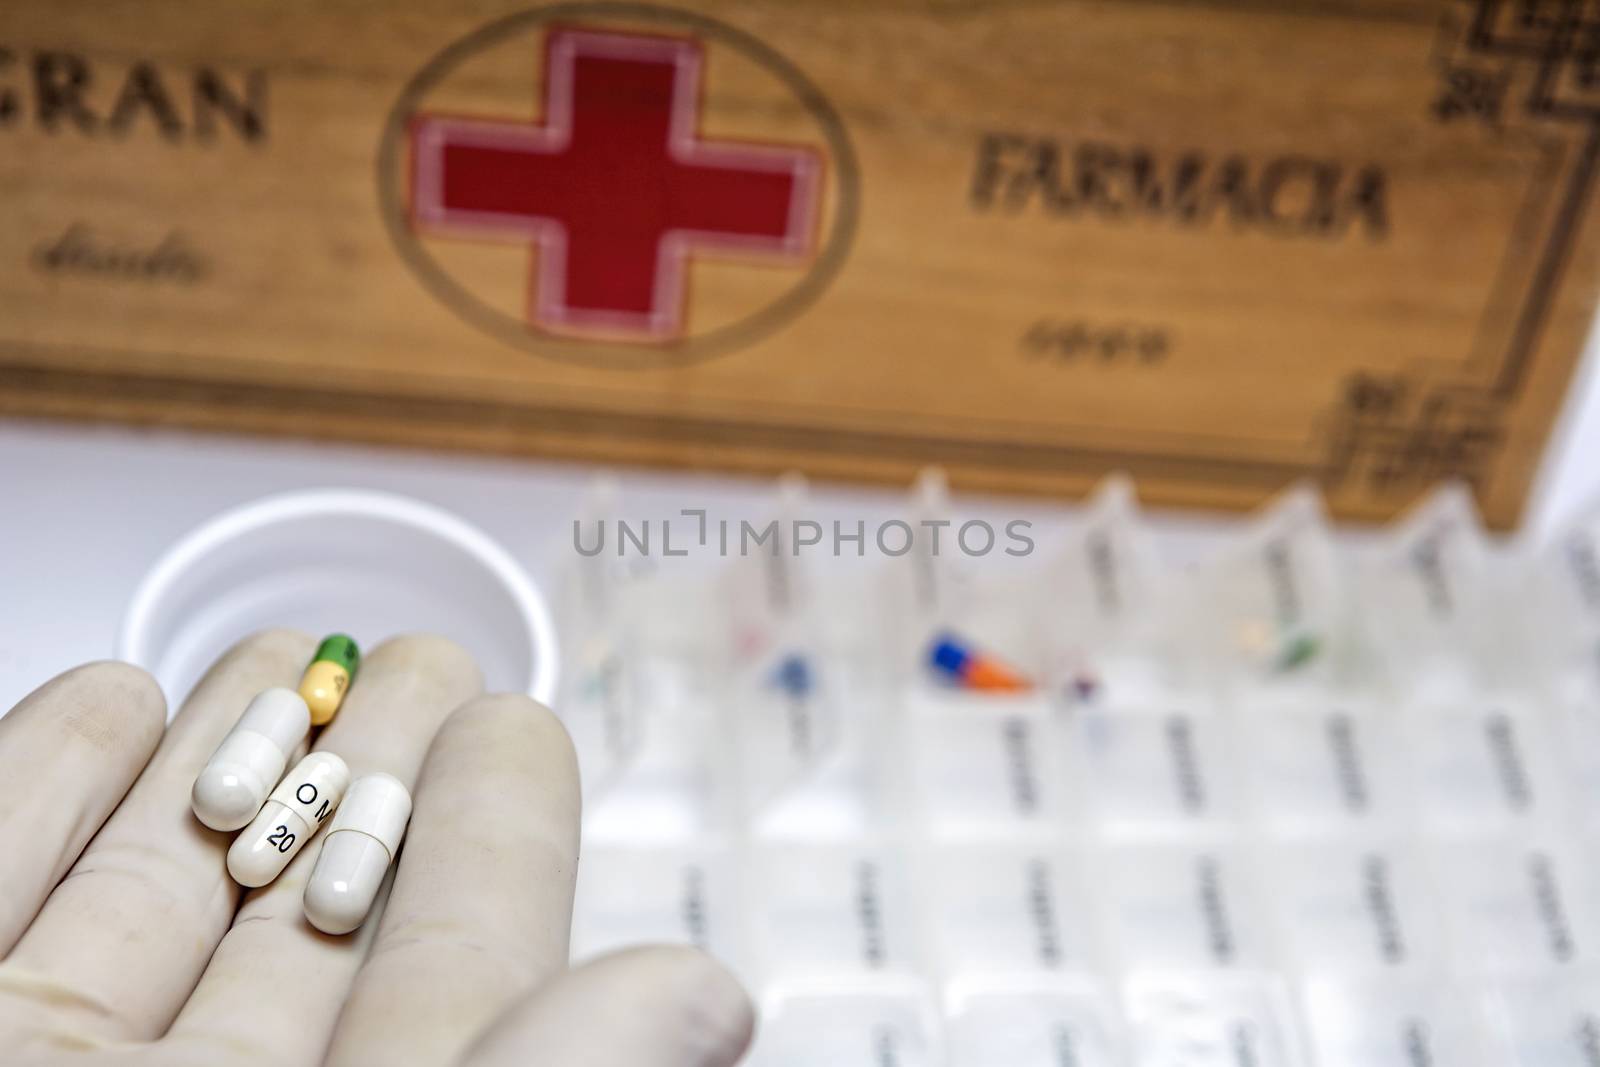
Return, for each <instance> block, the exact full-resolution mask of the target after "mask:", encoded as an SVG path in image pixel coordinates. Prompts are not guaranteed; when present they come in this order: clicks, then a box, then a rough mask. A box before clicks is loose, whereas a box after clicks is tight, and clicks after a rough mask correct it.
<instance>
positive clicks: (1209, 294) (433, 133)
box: [0, 0, 1600, 527]
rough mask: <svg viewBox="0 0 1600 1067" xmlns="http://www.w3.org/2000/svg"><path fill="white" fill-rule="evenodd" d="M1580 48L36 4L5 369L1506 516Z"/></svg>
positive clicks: (684, 449)
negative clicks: (1458, 483) (1447, 483)
mask: <svg viewBox="0 0 1600 1067" xmlns="http://www.w3.org/2000/svg"><path fill="white" fill-rule="evenodd" d="M1597 49H1600V4H1595V3H1587V2H1586V3H1581V4H1572V3H1561V2H1554V0H1552V2H1532V3H1520V2H1503V3H1502V2H1494V0H1467V2H1459V3H1425V2H1420V0H1350V2H1331V0H1330V2H1323V3H1299V4H1289V3H1282V4H1275V3H1268V2H1247V0H1238V2H1227V0H1214V2H1205V3H1201V2H1195V3H1178V2H1146V0H1125V2H1089V0H1062V2H1057V3H990V4H973V3H960V2H933V0H899V2H893V0H862V2H855V3H831V2H820V0H811V2H783V3H778V2H765V0H762V2H744V3H732V2H723V0H685V2H683V3H678V4H675V5H674V6H673V7H670V8H668V7H656V6H648V5H637V4H620V3H592V4H582V3H580V4H563V5H555V6H547V7H520V6H517V5H514V4H510V3H504V2H498V0H469V2H449V3H446V2H443V0H411V2H406V3H396V4H379V3H375V2H373V3H366V2H352V3H343V4H326V3H310V2H305V0H277V2H273V3H266V2H256V0H232V2H227V3H212V4H202V3H198V2H189V0H141V2H129V0H97V2H88V0H48V2H46V0H10V2H9V3H7V4H6V5H5V11H4V13H3V14H0V145H3V146H4V150H3V151H0V217H3V219H4V225H0V412H9V413H25V414H45V415H52V416H61V417H66V418H90V419H117V420H127V421H133V422H144V423H168V424H179V425H185V426H195V427H202V428H211V429H218V430H228V431H234V430H240V431H249V432H260V433H271V434H294V435H306V436H312V437H325V438H339V439H354V440H373V441H382V442H395V443H404V444H409V445H418V446H427V447H434V446H437V447H448V448H469V449H485V450H494V451H505V452H518V453H538V454H544V455H555V456H564V457H582V458H590V459H597V460H603V461H606V462H617V463H635V462H638V463H651V464H674V465H689V466H695V467H707V468H719V469H736V470H746V471H775V470H781V469H785V468H791V467H795V468H800V469H804V470H806V471H808V472H809V473H811V474H813V475H816V476H821V477H846V478H856V479H871V480H888V481H904V480H906V479H907V478H909V476H910V475H911V473H912V472H913V471H914V470H915V469H916V468H918V467H920V466H922V465H924V464H927V463H941V464H944V465H945V466H946V467H947V468H948V469H949V471H950V472H951V475H952V479H953V481H954V483H955V484H956V485H957V486H964V487H982V488H989V489H997V490H1008V491H1011V490H1014V491H1025V492H1042V493H1052V494H1076V493H1079V492H1081V491H1082V490H1083V489H1085V488H1086V487H1087V486H1088V485H1090V484H1092V483H1093V482H1094V481H1095V480H1097V479H1098V478H1099V477H1100V476H1102V475H1103V474H1104V473H1106V472H1108V471H1111V470H1118V469H1121V470H1127V471H1129V472H1131V473H1132V474H1133V475H1134V476H1135V477H1136V478H1137V479H1138V482H1139V486H1140V489H1141V491H1142V492H1143V493H1144V494H1145V495H1146V496H1147V497H1148V498H1150V499H1152V500H1157V501H1164V502H1176V503H1184V504H1195V505H1203V506H1227V507H1243V506H1250V505H1253V504H1256V503H1258V502H1260V501H1261V500H1262V499H1264V498H1265V497H1266V496H1268V495H1270V494H1271V493H1273V492H1275V491H1276V490H1278V489H1280V488H1282V487H1283V486H1285V485H1287V484H1289V483H1291V482H1294V481H1297V480H1301V479H1310V480H1313V481H1316V482H1318V483H1320V484H1321V485H1322V486H1323V487H1324V488H1325V490H1326V491H1327V492H1328V494H1329V498H1330V501H1331V503H1332V505H1333V507H1334V509H1335V511H1337V512H1338V513H1340V514H1343V515H1347V516H1357V517H1366V518H1381V517H1385V516H1388V515H1391V514H1393V513H1394V512H1395V511H1397V510H1398V509H1400V508H1402V507H1404V506H1405V505H1406V504H1408V503H1409V502H1410V501H1412V500H1413V499H1415V498H1416V496H1417V495H1418V494H1419V493H1420V492H1422V491H1423V490H1424V489H1425V488H1426V487H1427V486H1429V485H1431V484H1433V483H1434V482H1436V481H1438V480H1439V479H1442V478H1449V477H1459V478H1465V479H1467V480H1468V481H1469V482H1471V484H1472V485H1473V486H1474V487H1475V489H1476V491H1477V493H1478V496H1479V499H1480V501H1481V503H1482V506H1483V508H1484V510H1485V512H1486V514H1487V516H1488V518H1489V519H1490V521H1491V522H1493V523H1494V524H1496V525H1498V526H1502V527H1504V526H1509V525H1512V524H1514V523H1515V521H1516V519H1517V516H1518V513H1519V510H1520V508H1521V506H1522V503H1523V499H1524V496H1525V494H1526V491H1527V488H1528V484H1529V481H1530V479H1531V477H1532V475H1533V473H1534V470H1535V468H1536V464H1537V462H1538V459H1539V455H1540V452H1541V449H1542V448H1543V445H1544V443H1545V440H1546V437H1547V435H1548V432H1549V429H1550V426H1551V423H1552V421H1553V419H1554V417H1555V415H1556V413H1557V411H1558V409H1559V406H1560V403H1561V400H1562V397H1563V393H1564V390H1565V389H1566V386H1567V383H1568V381H1569V378H1570V376H1571V373H1572V370H1573V367H1574V365H1575V363H1576V360H1577V357H1578V355H1579V354H1580V351H1581V348H1582V344H1583V340H1584V338H1585V336H1586V333H1587V330H1588V326H1589V321H1590V317H1591V315H1592V312H1593V310H1594V303H1595V295H1596V277H1597V274H1596V271H1597V266H1600V264H1597V255H1596V253H1597V247H1600V246H1597V243H1596V239H1595V232H1594V231H1595V225H1596V221H1595V219H1594V217H1593V215H1594V212H1592V211H1591V210H1590V207H1591V204H1590V201H1591V200H1592V198H1593V187H1594V184H1595V178H1596V170H1597V164H1600V70H1597V68H1596V60H1597ZM636 75H637V77H635V76H636ZM651 79H654V80H651ZM652 86H653V87H656V88H660V87H663V86H664V87H665V88H662V89H661V92H664V93H666V94H667V95H666V96H660V95H652V94H653V93H655V92H656V88H651V87H652ZM663 131H664V133H663ZM663 137H665V139H666V140H667V141H668V142H669V143H668V144H667V145H664V146H662V148H661V150H660V151H655V150H654V149H653V148H652V147H651V146H653V145H656V144H657V143H658V142H660V141H661V140H662V139H663ZM430 168H431V169H430ZM717 183H721V184H717ZM474 198H476V199H474ZM640 294H642V295H640ZM641 301H642V303H641Z"/></svg>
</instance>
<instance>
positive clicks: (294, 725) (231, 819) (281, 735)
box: [189, 689, 311, 830]
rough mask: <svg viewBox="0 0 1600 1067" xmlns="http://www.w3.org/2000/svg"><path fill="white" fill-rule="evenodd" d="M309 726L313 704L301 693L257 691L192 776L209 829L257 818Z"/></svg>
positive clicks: (198, 812)
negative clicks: (204, 762)
mask: <svg viewBox="0 0 1600 1067" xmlns="http://www.w3.org/2000/svg"><path fill="white" fill-rule="evenodd" d="M310 729H311V709H309V708H308V707H306V702H305V701H304V700H303V699H301V697H300V694H299V693H296V692H295V691H294V690H293V689H268V690H265V691H264V692H262V693H260V694H258V695H257V696H256V698H255V699H254V700H252V701H251V702H250V706H249V707H247V708H245V709H244V714H243V715H241V716H239V721H238V722H236V723H234V724H233V729H232V730H229V731H228V736H227V737H224V738H223V739H222V744H220V745H218V746H217V750H216V751H215V752H213V753H212V754H211V759H210V760H208V761H207V762H206V765H205V767H204V768H203V769H202V770H201V771H200V776H199V777H198V778H196V779H195V780H194V789H193V790H192V791H191V793H190V795H189V802H190V804H191V805H192V806H193V807H194V814H195V817H196V818H197V819H199V820H200V821H201V822H203V823H205V824H206V825H207V826H209V827H211V828H212V829H213V830H237V829H239V827H241V826H243V825H245V824H246V823H248V822H249V821H250V820H251V819H253V818H255V815H256V812H258V811H260V810H261V805H262V803H263V802H264V801H265V800H266V799H267V794H268V793H269V792H270V791H271V790H272V787H273V786H275V785H277V784H278V779H279V778H281V777H283V768H284V767H285V766H287V765H288V763H289V753H291V752H293V751H294V750H295V748H296V746H298V745H299V744H300V740H301V738H303V737H305V736H306V732H307V731H308V730H310Z"/></svg>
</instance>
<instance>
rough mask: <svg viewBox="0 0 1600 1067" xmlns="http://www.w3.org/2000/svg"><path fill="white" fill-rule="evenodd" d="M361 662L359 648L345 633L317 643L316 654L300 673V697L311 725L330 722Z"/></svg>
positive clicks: (337, 711)
mask: <svg viewBox="0 0 1600 1067" xmlns="http://www.w3.org/2000/svg"><path fill="white" fill-rule="evenodd" d="M360 664H361V652H360V650H359V649H358V648H357V647H356V643H355V641H353V640H351V639H350V638H348V637H346V636H345V635H344V634H334V635H333V636H331V637H328V638H325V639H324V640H323V642H322V644H320V645H318V646H317V654H316V655H315V656H313V657H312V658H311V664H310V666H308V667H307V668H306V672H305V674H303V675H301V676H300V696H301V698H302V699H303V700H305V702H306V707H308V708H310V709H311V725H313V726H326V725H328V723H330V722H332V721H333V717H334V716H335V715H337V714H338V713H339V706H340V705H341V704H343V703H344V695H345V693H346V692H347V691H349V689H350V683H351V682H352V681H353V680H354V679H355V676H356V670H357V669H358V667H359V666H360Z"/></svg>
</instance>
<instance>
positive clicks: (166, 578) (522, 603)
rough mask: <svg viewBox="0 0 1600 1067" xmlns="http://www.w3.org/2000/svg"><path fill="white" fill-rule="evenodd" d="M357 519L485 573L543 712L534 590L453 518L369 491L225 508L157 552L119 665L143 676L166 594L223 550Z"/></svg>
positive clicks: (553, 647)
mask: <svg viewBox="0 0 1600 1067" xmlns="http://www.w3.org/2000/svg"><path fill="white" fill-rule="evenodd" d="M332 515H356V516H360V517H362V518H374V519H381V520H385V521H388V522H393V523H397V524H399V525H402V526H408V527H411V528H412V529H415V530H420V531H422V532H424V533H426V534H429V535H431V536H433V537H436V538H438V539H440V540H442V541H445V542H447V543H448V544H450V545H451V546H452V547H454V548H456V549H458V550H459V551H461V552H464V553H465V554H466V555H468V556H470V557H471V558H472V559H473V560H474V561H476V562H477V563H478V564H479V565H481V566H482V567H484V568H485V569H486V570H487V571H489V572H490V573H491V574H492V575H493V576H494V578H495V579H496V580H498V581H499V582H500V584H501V585H502V586H503V587H504V588H505V589H506V591H507V592H508V593H510V595H511V600H512V602H513V604H515V606H516V610H517V613H518V614H519V615H520V616H521V617H522V622H523V625H524V626H525V627H526V629H527V632H528V634H529V636H530V638H531V640H532V648H531V651H532V653H533V669H532V676H531V677H530V678H529V679H528V685H527V693H528V695H529V696H531V697H533V698H534V699H535V700H537V701H539V702H540V703H542V704H544V705H546V706H549V704H550V703H551V701H552V700H553V699H554V697H555V690H556V677H557V673H558V671H559V666H558V663H559V661H558V660H557V654H558V653H557V649H558V645H557V641H556V634H555V624H554V623H553V622H552V621H551V616H550V608H549V605H548V604H547V603H546V602H545V598H544V594H543V593H541V592H540V590H539V587H538V585H537V584H536V583H535V582H534V581H533V579H531V578H530V577H528V575H527V572H526V571H524V570H523V569H522V567H521V565H519V564H518V563H517V562H516V560H514V559H513V558H512V557H511V554H510V553H508V552H507V551H506V550H505V549H504V548H502V547H501V546H500V544H499V543H498V542H496V541H495V540H494V539H493V538H491V537H490V536H489V535H488V534H486V533H484V532H483V531H482V530H481V529H479V528H478V527H477V526H474V525H473V524H472V523H470V522H468V521H467V520H466V519H463V518H461V517H460V516H458V515H455V514H452V513H451V512H448V511H446V510H445V509H443V508H441V507H438V506H436V505H434V504H428V503H424V502H423V501H421V500H417V499H415V498H413V497H408V496H402V495H401V494H399V493H390V492H385V491H381V490H376V489H352V488H338V487H328V488H318V489H296V490H290V491H288V492H283V493H274V494H272V495H270V496H265V497H260V498H258V499H256V500H252V501H247V502H246V503H243V504H239V505H236V506H234V507H231V508H228V509H226V510H225V511H222V512H219V513H217V514H216V515H213V516H212V517H211V518H209V519H207V520H205V521H204V522H202V523H200V525H198V526H196V527H194V528H193V529H191V530H190V531H189V532H188V533H186V534H184V535H183V536H182V537H180V538H178V540H177V541H175V542H173V543H172V544H171V545H169V546H168V547H167V549H166V550H165V551H164V552H162V554H161V555H160V557H158V558H157V560H156V562H155V564H154V565H153V566H152V567H151V568H150V569H149V570H148V571H146V572H145V575H144V577H143V578H142V579H140V581H139V586H138V588H137V589H136V590H135V591H134V594H133V598H132V600H130V601H129V603H128V607H127V610H126V611H125V612H124V613H123V617H122V625H121V627H120V629H119V630H118V633H117V650H116V656H117V658H118V659H121V660H126V661H128V662H130V663H135V664H138V665H140V666H143V667H146V668H149V667H151V666H152V664H151V662H150V661H151V652H152V649H151V648H150V642H151V630H152V625H153V620H154V618H155V615H156V612H157V611H158V610H159V609H160V607H161V605H162V602H163V601H164V600H166V599H167V597H168V596H169V594H170V593H171V591H172V587H173V586H174V585H175V584H176V583H177V582H178V581H179V580H180V579H181V578H182V577H183V575H184V573H185V572H186V571H188V570H189V569H190V568H191V567H193V566H194V565H195V564H196V563H197V562H198V561H199V560H201V559H203V558H204V557H205V556H207V555H209V554H210V553H212V552H214V551H216V550H217V549H219V548H221V547H222V546H224V545H226V544H227V543H228V542H230V541H233V540H236V539H238V538H240V537H243V536H245V535H247V534H250V533H252V532H254V531H256V530H260V529H264V528H266V527H268V526H272V525H275V524H278V523H283V522H289V521H297V520H303V519H307V518H316V517H323V516H332Z"/></svg>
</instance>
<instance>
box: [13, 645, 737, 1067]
mask: <svg viewBox="0 0 1600 1067" xmlns="http://www.w3.org/2000/svg"><path fill="white" fill-rule="evenodd" d="M312 647H313V642H312V640H311V638H309V637H307V636H305V635H302V634H298V633H291V632H287V631H274V632H270V633H265V634H261V635H259V636H256V637H254V638H251V639H249V640H247V641H244V642H242V643H241V644H240V645H238V646H237V647H235V648H234V649H233V650H231V651H230V652H229V653H228V654H227V655H225V656H224V657H223V658H222V659H221V660H220V661H218V663H217V664H216V665H215V666H214V667H213V668H212V669H211V671H210V672H209V673H208V674H207V675H206V677H205V679H204V680H202V681H201V683H200V684H199V685H198V686H196V687H195V690H194V692H193V694H191V695H190V697H189V699H188V700H187V701H186V702H185V703H184V705H183V709H182V711H181V712H180V713H179V714H178V716H177V717H176V718H175V719H174V720H173V722H172V725H171V728H170V729H166V730H163V727H164V724H165V714H166V713H165V703H164V701H163V699H162V696H161V692H160V690H159V689H158V688H157V686H156V685H155V683H154V682H153V681H152V680H151V679H150V678H149V677H148V676H147V675H146V674H144V673H143V672H142V671H140V670H138V669H136V668H134V667H131V666H128V665H127V664H120V663H92V664H89V665H87V666H84V667H79V668H77V669H76V670H72V671H68V672H67V673H66V674H63V675H61V676H60V677H58V678H55V679H53V680H52V681H50V682H47V683H46V684H45V685H44V686H42V687H40V688H39V689H38V690H36V691H35V692H34V693H32V694H31V695H29V696H28V697H27V698H26V699H24V700H23V701H22V703H21V704H19V705H18V706H17V707H16V708H15V709H14V710H13V711H12V712H11V713H10V714H9V715H7V716H6V717H5V718H3V719H0V957H3V962H0V1062H3V1063H6V1064H13V1065H24V1064H33V1063H50V1064H55V1063H70V1064H73V1065H80V1064H81V1065H84V1067H135V1065H140V1067H142V1065H150V1067H156V1065H160V1067H187V1065H195V1067H200V1065H205V1067H215V1065H224V1067H233V1065H241V1064H263V1065H265V1064H274V1065H276V1064H288V1065H297V1064H317V1063H324V1062H326V1063H329V1064H360V1065H376V1064H383V1065H388V1064H407V1065H430V1064H454V1063H461V1064H468V1065H471V1067H489V1065H500V1064H507V1065H509V1064H517V1065H544V1064H548V1065H551V1067H601V1065H605V1067H657V1065H659V1067H725V1065H728V1064H732V1063H734V1062H735V1061H736V1060H737V1059H738V1058H739V1057H740V1055H742V1053H743V1051H744V1049H745V1046H746V1045H747V1044H748V1042H749V1039H750V1031H751V1026H752V1013H751V1008H750V1004H749V1001H748V999H747V998H746V997H745V994H744V992H743V991H742V990H741V989H740V987H739V986H738V984H737V983H736V982H735V981H734V980H733V979H732V978H731V977H730V976H729V975H728V973H727V972H726V971H724V970H723V969H722V968H721V967H720V966H718V965H717V964H715V963H713V962H712V961H711V960H710V959H709V958H707V957H705V956H702V955H700V954H699V953H696V952H693V951H691V950H688V949H673V948H645V949H636V950H630V951H626V952H621V953H617V954H615V955H611V956H607V957H603V958H601V959H599V960H596V961H594V962H591V963H589V964H587V965H585V966H582V967H579V968H577V969H575V970H569V969H568V967H567V939H568V928H569V925H570V922H571V915H572V892H573V881H574V877H575V874H576V866H577V862H578V812H579V799H578V772H577V766H576V763H575V761H574V758H573V752H572V745H571V743H570V742H569V741H568V739H567V735H566V733H565V731H564V730H563V729H562V727H561V725H560V723H559V722H558V721H557V720H556V719H555V717H554V716H553V715H551V714H550V712H548V711H547V710H545V709H544V708H542V707H540V706H539V705H537V704H535V703H534V702H533V701H531V700H529V699H527V698H526V697H522V696H508V695H495V696H486V695H484V694H483V692H482V690H483V683H482V680H481V677H480V675H479V672H478V669H477V667H476V665H475V664H474V663H473V662H472V660H471V658H470V657H469V656H468V655H467V654H466V653H465V652H463V651H462V650H461V649H459V648H458V647H456V646H455V645H453V644H451V643H450V642H448V641H445V640H443V639H440V638H433V637H405V638H399V639H396V640H393V641H390V642H388V643H387V644H384V645H382V646H380V647H378V648H376V649H374V650H373V651H372V653H371V655H369V656H368V657H367V659H366V661H365V662H364V663H363V664H362V668H361V675H360V678H359V680H358V682H357V683H356V685H355V686H353V687H352V688H351V690H350V693H349V695H348V697H347V698H346V700H345V705H344V707H343V709H342V710H341V711H340V712H339V716H338V718H337V719H335V720H334V721H333V723H332V724H331V725H330V726H329V727H328V728H327V730H326V731H324V732H323V733H322V734H321V735H320V736H319V737H318V739H317V741H316V745H317V747H318V748H326V749H331V750H332V751H334V752H337V753H338V754H339V755H341V756H343V757H344V759H345V760H346V761H347V762H348V763H349V765H350V769H351V772H352V773H353V774H357V775H359V774H363V773H366V772H368V771H379V770H381V771H387V772H388V773H390V774H392V775H394V776H395V777H397V778H399V779H400V780H401V781H402V782H404V783H406V785H407V787H408V788H410V789H411V790H412V792H413V795H414V798H415V809H414V814H413V816H412V820H411V828H410V830H409V831H408V833H407V835H406V840H405V844H404V846H403V848H402V850H401V853H400V857H399V862H398V865H397V868H396V869H395V873H394V881H393V885H392V891H391V892H390V893H389V894H388V896H387V900H386V901H385V899H384V898H382V897H380V899H379V903H378V905H377V906H375V907H374V909H373V912H372V914H371V915H370V916H369V917H368V919H367V922H366V924H365V925H364V926H363V927H362V928H361V929H360V930H358V931H357V932H356V933H354V934H351V935H349V936H346V937H330V936H327V935H324V934H321V933H318V932H317V931H316V930H315V929H313V928H312V927H311V925H310V924H309V923H307V922H306V920H305V917H304V914H303V913H302V910H301V899H300V898H301V892H302V890H303V888H304V886H305V881H306V877H307V876H308V875H309V873H310V871H311V868H312V866H314V864H315V862H316V856H317V851H318V846H319V845H320V838H316V839H313V840H312V841H311V842H310V843H309V845H308V847H306V848H305V849H303V850H302V851H301V852H300V854H299V855H298V856H297V857H295V859H294V861H293V862H292V863H291V864H290V865H289V867H288V869H287V870H286V871H285V872H284V873H283V875H282V876H280V877H279V878H278V880H277V881H275V882H273V883H272V884H271V885H268V886H266V887H265V888H263V889H260V890H256V891H253V892H250V893H248V894H246V893H244V892H243V891H242V890H240V888H239V887H238V886H236V885H235V884H234V883H233V882H232V880H231V879H229V877H228V874H227V870H226V867H225V863H224V856H225V854H226V852H227V848H228V845H229V842H230V840H231V838H232V836H233V835H231V834H223V833H217V832H215V831H212V830H208V829H206V828H205V827H204V826H202V825H201V824H200V823H199V822H198V821H197V820H196V819H195V817H194V815H193V814H192V813H191V812H190V809H189V790H190V787H191V786H192V785H193V783H194V779H195V775H196V774H197V773H199V770H200V768H201V767H202V766H203V765H204V764H205V762H206V760H207V759H208V758H209V757H210V755H211V753H212V751H213V750H214V749H215V748H216V746H217V744H218V742H219V741H221V739H222V737H223V735H224V734H226V733H227V732H228V730H229V729H230V728H231V727H232V725H233V723H234V721H235V720H236V719H237V718H238V716H239V714H240V713H241V712H242V711H243V710H244V707H245V705H246V704H247V703H248V702H249V701H250V699H251V698H252V697H253V696H255V694H256V693H258V692H260V691H261V690H262V689H266V688H268V687H269V686H289V687H293V686H294V685H295V684H296V682H297V681H298V679H299V675H300V672H301V669H302V668H303V667H304V666H305V662H306V660H307V658H308V657H309V656H310V655H311V652H312ZM241 898H242V899H241Z"/></svg>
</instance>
